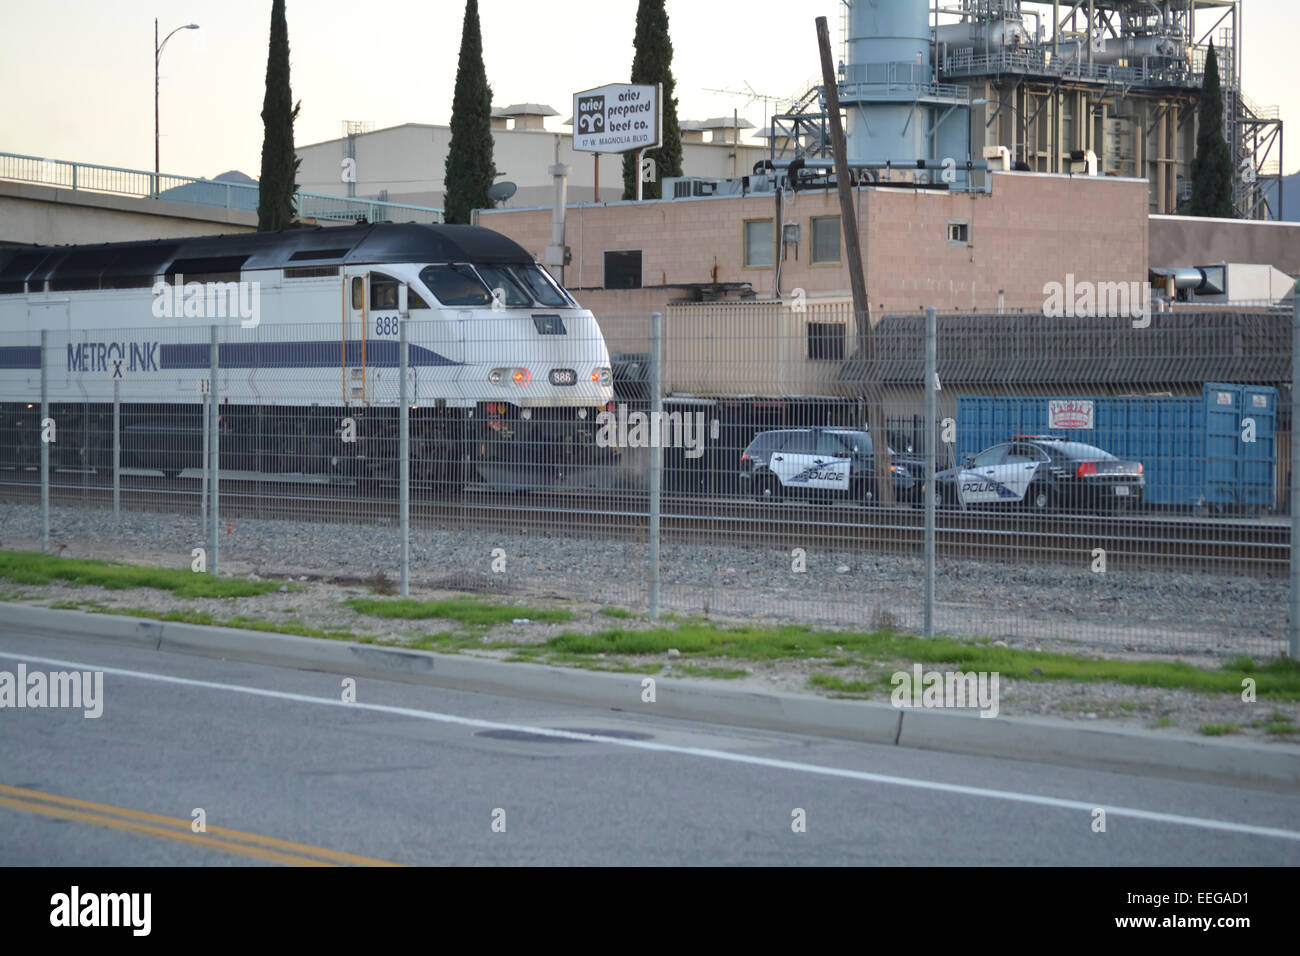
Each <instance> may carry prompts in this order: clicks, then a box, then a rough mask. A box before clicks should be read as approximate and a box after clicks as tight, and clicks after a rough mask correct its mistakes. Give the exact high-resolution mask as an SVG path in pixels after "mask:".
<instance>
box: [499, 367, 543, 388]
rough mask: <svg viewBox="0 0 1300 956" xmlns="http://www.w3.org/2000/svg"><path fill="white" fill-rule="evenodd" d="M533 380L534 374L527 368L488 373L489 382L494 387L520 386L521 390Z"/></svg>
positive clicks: (504, 369)
mask: <svg viewBox="0 0 1300 956" xmlns="http://www.w3.org/2000/svg"><path fill="white" fill-rule="evenodd" d="M532 380H533V373H532V372H530V371H529V370H528V369H526V368H494V369H493V370H492V371H490V372H488V381H489V382H491V383H492V384H493V385H518V386H520V387H521V388H522V387H523V386H525V385H527V384H528V383H529V382H531V381H532Z"/></svg>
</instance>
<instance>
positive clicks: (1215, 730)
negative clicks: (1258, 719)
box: [1201, 724, 1240, 737]
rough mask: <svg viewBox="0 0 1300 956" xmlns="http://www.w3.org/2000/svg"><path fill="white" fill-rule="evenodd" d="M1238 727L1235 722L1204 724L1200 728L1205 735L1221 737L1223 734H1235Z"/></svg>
mask: <svg viewBox="0 0 1300 956" xmlns="http://www.w3.org/2000/svg"><path fill="white" fill-rule="evenodd" d="M1239 729H1240V728H1238V727H1237V725H1236V724H1206V725H1205V726H1204V727H1202V728H1201V733H1202V734H1204V735H1205V736H1206V737H1222V736H1224V735H1225V734H1235V733H1236V732H1237V731H1238V730H1239Z"/></svg>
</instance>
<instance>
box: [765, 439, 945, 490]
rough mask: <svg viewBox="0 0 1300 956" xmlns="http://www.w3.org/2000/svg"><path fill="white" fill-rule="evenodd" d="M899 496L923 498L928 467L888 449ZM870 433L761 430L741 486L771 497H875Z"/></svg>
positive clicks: (873, 460)
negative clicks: (921, 494)
mask: <svg viewBox="0 0 1300 956" xmlns="http://www.w3.org/2000/svg"><path fill="white" fill-rule="evenodd" d="M889 454H890V473H891V474H892V476H893V481H894V495H895V497H896V498H898V499H899V500H903V501H908V500H919V498H920V490H921V483H922V481H923V479H924V475H925V466H924V464H923V463H921V462H920V461H918V460H916V459H914V458H906V457H900V456H898V454H897V453H896V452H894V451H893V449H890V453H889ZM873 456H874V451H873V449H872V445H871V435H870V434H869V433H868V432H866V431H862V430H858V429H852V428H778V429H775V430H773V431H766V432H759V433H758V435H756V436H755V437H754V440H753V441H751V442H750V443H749V446H748V447H747V448H746V449H745V451H744V453H743V454H742V455H741V456H740V482H741V487H742V489H748V491H749V492H750V493H752V494H754V495H755V496H756V497H757V498H759V499H761V500H767V501H780V500H781V499H782V498H783V497H785V496H787V495H789V496H792V497H829V498H836V497H843V498H848V499H851V500H854V501H857V502H859V503H862V504H866V503H867V502H869V501H870V500H871V498H872V484H873V481H872V476H873V475H875V459H874V457H873Z"/></svg>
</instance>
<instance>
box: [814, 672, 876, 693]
mask: <svg viewBox="0 0 1300 956" xmlns="http://www.w3.org/2000/svg"><path fill="white" fill-rule="evenodd" d="M808 683H809V685H811V686H813V687H821V688H822V689H824V690H836V691H840V692H841V693H846V694H866V693H869V692H870V691H871V690H872V688H873V687H876V686H878V685H877V684H872V683H868V682H867V681H864V680H845V679H844V678H843V677H839V676H837V675H835V674H813V675H812V676H811V677H809V678H808Z"/></svg>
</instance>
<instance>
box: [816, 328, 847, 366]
mask: <svg viewBox="0 0 1300 956" xmlns="http://www.w3.org/2000/svg"><path fill="white" fill-rule="evenodd" d="M808 358H810V359H812V360H813V361H815V362H816V361H821V362H837V361H840V360H841V359H843V358H844V326H843V325H842V324H841V323H839V322H809V323H808Z"/></svg>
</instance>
